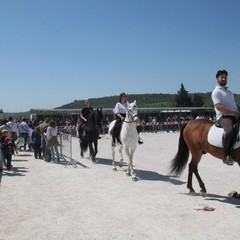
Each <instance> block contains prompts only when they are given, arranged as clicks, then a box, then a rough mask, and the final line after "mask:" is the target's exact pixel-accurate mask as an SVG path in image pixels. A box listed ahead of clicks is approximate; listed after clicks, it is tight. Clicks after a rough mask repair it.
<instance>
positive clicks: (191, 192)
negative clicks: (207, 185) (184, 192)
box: [189, 190, 197, 196]
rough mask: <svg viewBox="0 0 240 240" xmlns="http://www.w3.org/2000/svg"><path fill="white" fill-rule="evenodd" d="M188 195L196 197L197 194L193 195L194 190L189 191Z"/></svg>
mask: <svg viewBox="0 0 240 240" xmlns="http://www.w3.org/2000/svg"><path fill="white" fill-rule="evenodd" d="M189 195H191V196H196V195H197V194H196V193H195V191H194V190H190V191H189Z"/></svg>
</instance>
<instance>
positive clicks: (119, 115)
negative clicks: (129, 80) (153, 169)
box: [112, 92, 143, 147]
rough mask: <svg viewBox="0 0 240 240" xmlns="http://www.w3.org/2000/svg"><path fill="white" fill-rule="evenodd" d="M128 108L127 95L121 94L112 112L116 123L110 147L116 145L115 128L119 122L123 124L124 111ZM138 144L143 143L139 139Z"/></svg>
mask: <svg viewBox="0 0 240 240" xmlns="http://www.w3.org/2000/svg"><path fill="white" fill-rule="evenodd" d="M127 108H128V103H127V95H126V93H124V92H122V93H120V95H119V101H118V102H117V103H116V105H115V108H114V109H113V112H114V113H115V117H116V122H115V124H114V126H113V128H112V146H113V147H115V146H116V145H115V144H116V137H117V126H119V124H120V123H121V122H123V121H124V120H125V118H126V111H127ZM137 131H138V133H139V130H138V129H137ZM138 143H139V144H142V143H143V141H142V139H141V138H139V139H138Z"/></svg>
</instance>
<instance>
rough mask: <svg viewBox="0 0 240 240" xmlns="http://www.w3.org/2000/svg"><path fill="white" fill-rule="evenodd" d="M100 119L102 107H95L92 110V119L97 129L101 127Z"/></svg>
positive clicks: (101, 117)
mask: <svg viewBox="0 0 240 240" xmlns="http://www.w3.org/2000/svg"><path fill="white" fill-rule="evenodd" d="M102 119H103V113H102V108H97V109H96V110H95V111H94V121H95V125H96V128H97V129H100V128H101V127H102Z"/></svg>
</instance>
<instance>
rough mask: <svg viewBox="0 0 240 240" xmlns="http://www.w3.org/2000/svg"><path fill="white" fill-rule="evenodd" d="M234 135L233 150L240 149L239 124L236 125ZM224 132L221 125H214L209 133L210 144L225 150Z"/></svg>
mask: <svg viewBox="0 0 240 240" xmlns="http://www.w3.org/2000/svg"><path fill="white" fill-rule="evenodd" d="M233 129H234V130H233V131H234V134H233V147H232V148H233V149H237V148H238V147H240V136H239V122H236V123H235V124H234V128H233ZM223 134H224V130H223V128H222V127H221V126H220V125H219V124H214V125H213V126H212V127H211V128H210V129H209V132H208V142H209V143H210V144H211V145H213V146H215V147H219V148H223V144H222V138H223Z"/></svg>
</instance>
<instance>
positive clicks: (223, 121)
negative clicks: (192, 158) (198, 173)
mask: <svg viewBox="0 0 240 240" xmlns="http://www.w3.org/2000/svg"><path fill="white" fill-rule="evenodd" d="M227 78H228V72H227V71H226V70H219V71H218V72H217V74H216V79H217V83H218V85H217V86H216V87H215V89H214V90H213V92H212V101H213V103H214V106H215V112H216V120H217V122H218V123H219V124H220V125H221V127H222V128H223V129H224V135H223V138H222V143H223V152H224V157H223V163H225V164H228V165H232V164H233V161H232V160H231V159H230V158H229V157H228V156H229V154H230V151H231V148H232V147H233V146H232V144H233V141H232V139H233V135H234V131H233V125H234V124H235V123H236V120H237V118H239V117H240V112H239V109H238V106H237V104H236V102H235V99H234V95H233V93H232V91H231V90H230V89H229V88H228V87H227V86H226V85H227Z"/></svg>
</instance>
